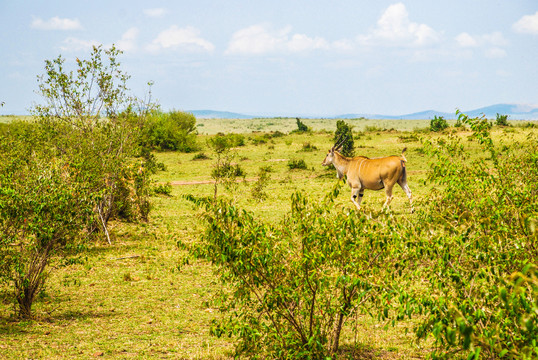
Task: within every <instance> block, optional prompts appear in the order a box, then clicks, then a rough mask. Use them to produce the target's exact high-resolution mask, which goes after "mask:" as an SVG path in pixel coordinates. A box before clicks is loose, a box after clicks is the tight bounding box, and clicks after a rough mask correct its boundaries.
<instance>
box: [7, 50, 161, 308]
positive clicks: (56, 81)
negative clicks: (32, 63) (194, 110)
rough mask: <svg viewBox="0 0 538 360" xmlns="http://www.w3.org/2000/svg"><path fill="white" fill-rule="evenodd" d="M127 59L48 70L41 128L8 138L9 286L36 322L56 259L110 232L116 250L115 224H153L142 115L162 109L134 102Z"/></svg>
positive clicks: (11, 131) (104, 54)
mask: <svg viewBox="0 0 538 360" xmlns="http://www.w3.org/2000/svg"><path fill="white" fill-rule="evenodd" d="M120 53H121V52H120V51H119V50H117V49H116V48H115V47H114V46H112V47H111V48H110V49H107V50H103V48H102V47H101V46H99V47H94V48H93V50H92V52H91V54H90V58H89V59H83V60H81V59H78V58H77V59H76V64H75V70H73V71H67V69H66V64H65V59H64V58H62V56H58V57H57V58H56V59H53V60H46V61H45V74H44V75H42V76H40V77H38V91H37V93H38V94H39V95H41V96H42V97H43V100H44V101H43V104H37V105H35V106H34V107H33V108H32V114H33V115H34V116H35V118H36V119H37V120H36V122H35V123H32V124H31V126H28V124H23V123H18V122H16V123H14V124H10V126H8V127H7V129H6V128H4V129H2V134H0V137H1V138H0V158H2V161H1V162H0V272H2V274H0V276H1V277H4V278H7V279H8V280H9V281H10V282H11V283H12V284H13V285H14V297H15V299H16V301H17V303H18V306H19V316H20V317H22V318H31V317H32V312H31V307H32V303H33V301H34V299H35V296H36V294H38V293H39V291H41V289H42V288H43V286H44V282H45V279H46V275H47V271H48V270H49V267H48V264H49V261H50V259H51V258H52V257H56V256H61V255H65V254H68V253H70V252H75V253H76V252H77V251H80V249H83V244H84V241H85V240H87V239H88V238H90V237H91V236H95V234H98V233H100V231H102V233H103V234H104V235H105V236H106V238H107V240H108V241H109V242H110V237H109V234H108V230H107V223H108V221H109V220H110V219H112V218H114V217H122V216H125V217H126V218H128V220H140V219H141V220H147V219H148V214H149V210H150V209H151V204H150V202H149V195H150V187H149V183H150V181H149V175H150V174H151V173H152V171H154V170H155V166H156V164H155V163H151V162H152V158H151V157H149V156H144V154H143V153H142V152H141V151H140V148H139V143H140V127H141V126H142V125H143V124H144V122H145V116H146V111H145V110H142V109H151V108H153V104H139V103H138V102H137V101H136V100H135V99H134V97H133V96H131V95H129V94H128V93H127V90H128V88H127V84H126V82H127V80H128V78H129V76H127V75H126V74H125V73H124V72H123V71H122V70H121V68H120V63H119V62H118V61H117V57H118V55H119V54H120ZM141 155H142V156H141ZM14 244H16V245H17V246H13V245H14Z"/></svg>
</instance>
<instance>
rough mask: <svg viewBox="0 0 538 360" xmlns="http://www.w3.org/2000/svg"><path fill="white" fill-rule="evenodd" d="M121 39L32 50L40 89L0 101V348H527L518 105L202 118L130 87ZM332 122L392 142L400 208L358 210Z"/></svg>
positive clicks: (408, 353) (533, 154) (537, 352)
mask: <svg viewBox="0 0 538 360" xmlns="http://www.w3.org/2000/svg"><path fill="white" fill-rule="evenodd" d="M118 54H119V52H117V51H116V50H114V49H112V50H107V51H104V50H102V49H101V48H95V49H94V51H93V52H92V54H91V57H90V59H89V60H79V61H77V69H76V71H74V72H68V71H66V70H65V69H64V61H63V59H62V58H61V57H59V58H58V59H55V60H53V61H48V62H46V74H45V75H44V76H43V77H41V78H40V82H39V84H40V87H39V89H40V92H41V94H42V95H43V99H44V100H45V101H44V104H42V105H38V106H36V108H35V112H34V116H33V117H32V118H24V119H20V120H17V119H9V121H2V123H0V155H1V159H2V162H1V163H0V230H1V232H0V337H1V339H2V341H1V342H0V357H2V358H8V359H19V358H77V357H83V358H86V357H109V358H132V357H135V358H186V359H227V358H233V357H241V358H297V359H302V358H311V359H327V358H333V359H334V358H343V359H347V358H352V359H370V358H382V359H412V358H413V359H416V358H421V359H422V358H424V359H426V358H437V359H458V358H461V359H494V358H510V359H512V358H517V359H532V358H536V357H538V344H537V343H536V339H537V338H538V315H537V314H538V268H537V264H538V263H537V255H538V248H537V244H538V231H537V227H538V185H537V184H538V145H537V144H538V141H537V140H538V139H537V137H538V130H537V128H536V126H534V123H528V124H530V125H527V124H525V125H524V126H521V125H520V124H518V123H517V122H515V121H508V120H507V119H503V120H502V123H501V122H499V120H496V121H495V122H492V121H490V120H487V119H485V118H469V117H467V116H466V115H465V114H462V113H459V112H458V113H457V114H456V117H457V118H458V119H457V124H458V126H457V127H454V126H453V125H454V123H453V122H446V124H445V123H443V126H442V127H443V128H438V127H436V128H435V129H430V125H431V123H430V122H429V121H422V122H419V121H414V122H411V123H409V122H405V121H398V120H394V121H377V122H376V121H373V120H366V119H357V120H338V121H337V120H333V119H312V120H310V119H302V120H298V119H264V120H263V121H262V120H259V119H252V120H233V119H227V120H221V127H222V132H221V133H218V132H212V131H208V129H209V128H210V127H211V126H210V124H211V123H212V121H211V120H206V119H204V120H196V119H194V117H192V115H189V114H185V113H182V112H180V111H172V112H169V113H165V112H162V111H160V110H159V109H158V107H157V106H154V105H152V104H151V101H150V98H149V97H147V98H146V99H145V100H140V99H137V98H134V97H132V96H131V95H130V94H128V92H127V87H126V86H124V85H125V83H126V81H127V79H128V77H126V75H124V74H123V73H122V72H121V71H120V68H119V63H118V62H117V60H116V57H117V55H118ZM88 84H93V85H91V86H86V85H88ZM96 87H98V88H99V89H100V90H99V91H97V90H96ZM106 94H108V95H106ZM105 95H106V96H105ZM77 97H78V100H77ZM66 104H67V105H66ZM95 109H99V110H95ZM442 120H444V119H442ZM505 122H507V123H508V125H510V126H507V124H506V123H505ZM299 123H300V124H299ZM264 124H266V127H264ZM275 124H280V125H282V126H281V127H280V128H278V126H277V125H275ZM201 125H203V126H201ZM445 125H446V126H445ZM253 127H256V129H253ZM258 127H259V128H258ZM275 127H276V128H275ZM299 127H306V129H307V131H301V129H299ZM226 129H228V130H226ZM294 130H298V131H294ZM203 131H208V132H207V133H206V134H202V132H203ZM341 134H346V135H345V136H346V138H348V139H349V140H350V141H351V144H353V146H351V149H349V150H350V151H353V152H354V153H355V155H365V156H368V157H379V156H386V155H393V154H399V153H400V152H401V150H402V148H403V147H407V149H408V150H407V153H406V157H407V160H408V162H407V171H408V183H409V186H410V188H411V189H412V190H413V195H414V198H415V209H416V212H415V213H413V214H409V212H408V204H407V198H406V196H405V194H404V193H403V192H402V191H399V190H396V191H395V193H394V200H393V201H392V203H391V209H390V211H383V210H382V209H381V207H382V204H383V201H384V192H383V191H380V192H375V191H369V192H366V193H365V198H364V201H363V203H362V205H363V208H362V209H361V211H356V210H355V207H354V206H353V204H352V203H351V202H350V201H349V192H348V189H347V186H346V185H345V184H344V183H343V182H342V181H341V180H338V179H336V174H335V170H334V169H326V168H323V167H322V166H321V162H322V160H323V158H324V157H325V154H326V150H328V149H330V148H331V146H332V145H333V144H334V141H335V139H338V138H340V137H341ZM347 134H350V135H351V136H348V135H347ZM192 152H197V153H196V154H194V155H193V153H192Z"/></svg>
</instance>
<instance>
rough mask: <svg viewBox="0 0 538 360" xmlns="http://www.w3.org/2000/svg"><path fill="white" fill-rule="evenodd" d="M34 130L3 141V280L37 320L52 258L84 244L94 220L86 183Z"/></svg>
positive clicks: (0, 184)
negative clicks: (38, 303) (36, 308)
mask: <svg viewBox="0 0 538 360" xmlns="http://www.w3.org/2000/svg"><path fill="white" fill-rule="evenodd" d="M31 131H32V132H30V131H29V132H27V133H26V134H25V135H26V136H27V137H25V138H21V137H17V136H10V137H7V136H6V137H2V138H0V143H1V144H2V146H1V149H0V154H1V156H2V159H3V160H2V162H1V163H0V204H1V205H0V273H1V274H0V275H3V277H5V278H7V279H8V280H11V281H12V282H13V284H14V290H15V291H14V297H15V299H16V301H17V304H18V308H19V317H21V318H31V317H32V310H31V308H32V303H33V301H34V299H35V297H36V295H37V294H39V292H40V291H41V289H42V288H43V285H44V283H45V279H46V269H47V266H48V264H49V261H50V259H51V258H52V256H54V255H58V254H60V253H61V252H62V250H63V249H65V248H66V246H71V247H74V246H73V245H74V244H75V243H76V242H78V241H80V240H81V239H82V237H81V236H80V231H81V230H82V228H83V227H84V226H86V225H87V223H88V222H89V219H90V216H91V208H89V207H88V206H87V203H88V201H89V200H90V199H88V197H87V195H86V194H87V191H86V189H85V187H86V184H85V183H84V182H83V181H81V180H82V179H79V178H78V175H77V173H76V170H75V169H73V168H72V167H71V166H70V165H69V164H67V163H66V162H64V161H63V160H61V159H57V158H53V157H51V156H50V155H51V154H50V153H48V152H46V151H45V150H43V148H41V147H40V145H39V136H35V135H36V129H32V130H31ZM7 140H9V141H7ZM0 277H1V276H0Z"/></svg>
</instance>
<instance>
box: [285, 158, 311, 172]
mask: <svg viewBox="0 0 538 360" xmlns="http://www.w3.org/2000/svg"><path fill="white" fill-rule="evenodd" d="M288 168H289V169H290V170H293V169H301V170H306V169H307V168H308V167H307V166H306V162H305V161H304V160H303V159H291V160H289V161H288Z"/></svg>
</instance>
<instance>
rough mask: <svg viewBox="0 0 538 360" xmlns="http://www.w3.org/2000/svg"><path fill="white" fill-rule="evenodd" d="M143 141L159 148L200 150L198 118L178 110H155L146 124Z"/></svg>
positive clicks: (183, 150) (186, 150)
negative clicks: (164, 111)
mask: <svg viewBox="0 0 538 360" xmlns="http://www.w3.org/2000/svg"><path fill="white" fill-rule="evenodd" d="M141 141H142V143H143V144H144V145H147V146H149V147H151V148H153V149H157V150H172V151H182V152H194V151H198V150H199V148H198V146H197V144H196V118H195V117H194V115H192V114H189V113H185V112H182V111H177V110H173V111H170V112H168V113H163V112H158V111H155V112H153V113H152V114H151V116H149V117H148V121H147V122H146V124H145V125H144V128H143V131H142V140H141Z"/></svg>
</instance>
